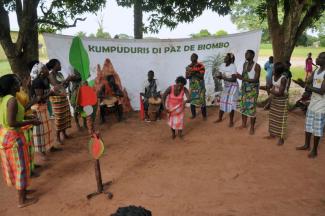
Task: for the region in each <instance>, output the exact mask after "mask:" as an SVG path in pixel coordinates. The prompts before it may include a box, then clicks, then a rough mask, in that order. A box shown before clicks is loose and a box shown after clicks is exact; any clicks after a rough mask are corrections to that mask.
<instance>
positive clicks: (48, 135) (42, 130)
mask: <svg viewBox="0 0 325 216" xmlns="http://www.w3.org/2000/svg"><path fill="white" fill-rule="evenodd" d="M32 110H34V111H35V112H36V116H37V118H38V119H39V120H40V121H41V124H40V125H37V126H34V127H33V141H34V147H35V152H46V151H47V150H48V149H50V148H51V147H52V146H53V136H52V133H53V132H52V126H51V123H50V120H49V113H48V110H47V104H35V105H33V106H32Z"/></svg>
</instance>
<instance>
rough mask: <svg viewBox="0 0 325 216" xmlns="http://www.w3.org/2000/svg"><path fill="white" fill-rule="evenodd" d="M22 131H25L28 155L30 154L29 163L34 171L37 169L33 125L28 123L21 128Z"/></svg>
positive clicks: (31, 170)
mask: <svg viewBox="0 0 325 216" xmlns="http://www.w3.org/2000/svg"><path fill="white" fill-rule="evenodd" d="M21 130H22V132H23V133H24V136H25V140H26V144H27V146H28V156H29V165H30V172H31V173H32V172H33V170H34V169H35V163H34V153H35V147H34V140H33V125H27V126H25V127H22V128H21Z"/></svg>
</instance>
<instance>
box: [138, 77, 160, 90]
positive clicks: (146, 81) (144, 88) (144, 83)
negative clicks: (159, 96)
mask: <svg viewBox="0 0 325 216" xmlns="http://www.w3.org/2000/svg"><path fill="white" fill-rule="evenodd" d="M155 80H156V86H157V89H156V90H157V92H160V86H159V82H158V80H157V79H155ZM149 85H150V82H149V80H148V79H146V80H145V81H144V82H143V84H142V92H143V93H145V92H146V88H147V87H148V86H149Z"/></svg>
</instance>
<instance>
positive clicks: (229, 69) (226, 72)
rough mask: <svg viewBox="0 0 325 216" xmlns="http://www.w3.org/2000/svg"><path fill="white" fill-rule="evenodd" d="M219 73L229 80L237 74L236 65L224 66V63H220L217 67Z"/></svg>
mask: <svg viewBox="0 0 325 216" xmlns="http://www.w3.org/2000/svg"><path fill="white" fill-rule="evenodd" d="M219 71H220V72H221V73H222V75H223V76H225V77H227V78H231V75H233V74H236V73H237V68H236V65H235V64H233V63H231V64H230V65H228V66H226V63H222V64H221V65H220V66H219Z"/></svg>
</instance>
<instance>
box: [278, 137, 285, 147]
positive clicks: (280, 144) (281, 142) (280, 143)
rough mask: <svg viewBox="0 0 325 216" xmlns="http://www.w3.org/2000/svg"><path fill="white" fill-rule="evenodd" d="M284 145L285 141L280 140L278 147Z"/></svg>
mask: <svg viewBox="0 0 325 216" xmlns="http://www.w3.org/2000/svg"><path fill="white" fill-rule="evenodd" d="M283 144H284V139H282V138H280V139H279V141H278V145H279V146H282V145H283Z"/></svg>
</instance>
